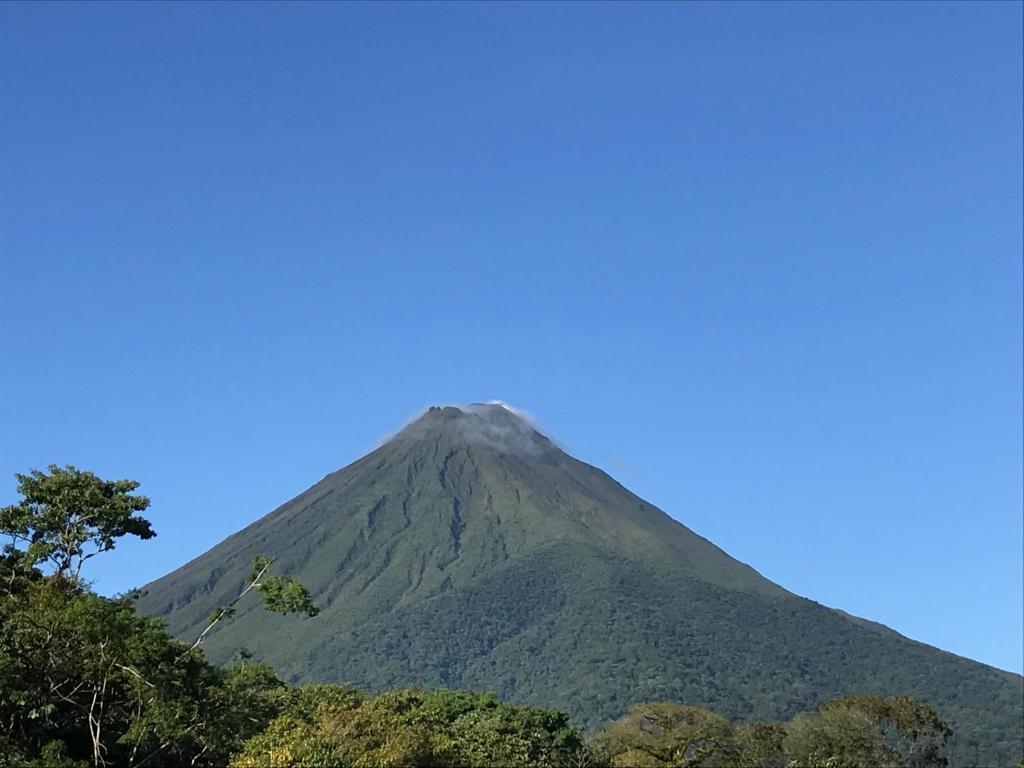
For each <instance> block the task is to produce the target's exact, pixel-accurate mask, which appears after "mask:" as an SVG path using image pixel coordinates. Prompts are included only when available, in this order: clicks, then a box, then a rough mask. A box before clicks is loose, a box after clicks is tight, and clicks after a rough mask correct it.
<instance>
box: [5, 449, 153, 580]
mask: <svg viewBox="0 0 1024 768" xmlns="http://www.w3.org/2000/svg"><path fill="white" fill-rule="evenodd" d="M15 477H17V479H18V493H20V494H21V495H22V496H23V497H24V498H23V499H22V500H21V501H20V502H18V503H17V504H12V505H10V506H7V507H4V508H3V509H0V534H5V535H7V536H10V537H11V543H10V544H8V545H7V548H6V550H5V555H6V556H7V557H8V558H12V559H13V558H14V557H16V556H17V552H18V551H19V550H17V548H18V547H20V546H22V545H24V546H25V549H24V551H23V554H22V555H21V557H23V558H24V561H25V562H24V565H27V566H29V567H31V566H35V565H37V564H39V563H43V562H48V563H49V564H50V565H51V566H52V567H53V568H54V570H55V572H56V574H57V575H59V576H62V577H74V578H77V577H78V575H79V571H80V570H81V567H82V563H84V562H85V561H86V560H88V559H89V558H91V557H93V556H95V555H97V554H99V553H101V552H106V551H108V550H111V549H113V548H114V544H115V542H116V540H117V539H118V538H120V537H121V536H125V535H127V534H131V535H133V536H138V537H139V538H140V539H150V538H152V537H153V536H155V535H156V534H155V533H154V532H153V529H152V527H151V526H150V524H149V522H148V521H147V520H145V519H144V518H142V517H140V516H138V515H137V514H135V513H137V512H142V511H144V510H145V509H146V508H147V507H148V506H149V499H147V498H146V497H145V496H138V495H135V494H133V493H132V491H134V490H135V489H136V488H138V487H139V484H138V483H137V482H135V481H134V480H101V479H100V478H98V477H97V476H96V475H94V474H93V473H92V472H85V471H82V470H78V469H75V468H74V467H72V466H67V467H58V466H57V465H55V464H54V465H50V467H49V473H47V472H42V471H40V470H38V469H34V470H32V471H31V472H29V474H27V475H22V474H18V475H15Z"/></svg>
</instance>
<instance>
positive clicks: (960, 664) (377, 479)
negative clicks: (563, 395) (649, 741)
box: [140, 405, 1024, 765]
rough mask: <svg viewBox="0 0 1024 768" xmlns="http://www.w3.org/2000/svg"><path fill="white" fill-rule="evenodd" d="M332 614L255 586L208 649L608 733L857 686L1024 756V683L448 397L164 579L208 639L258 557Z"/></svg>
mask: <svg viewBox="0 0 1024 768" xmlns="http://www.w3.org/2000/svg"><path fill="white" fill-rule="evenodd" d="M257 553H262V554H266V555H269V556H272V557H274V558H276V565H275V569H276V570H277V571H278V572H283V573H288V574H291V575H294V576H296V577H297V578H299V579H300V580H301V581H303V582H304V583H305V584H306V585H307V586H308V587H309V589H310V591H311V593H312V594H313V597H314V599H315V601H316V602H317V604H318V605H319V606H320V607H321V609H322V610H321V613H320V615H319V616H318V617H317V618H315V619H310V620H301V621H298V620H289V619H284V618H280V617H277V616H274V615H272V614H269V613H267V612H265V611H263V610H261V609H260V608H259V607H258V601H251V602H249V601H243V602H242V603H240V604H239V606H238V612H237V614H236V615H235V617H234V618H233V619H232V620H231V621H230V622H228V623H226V624H224V625H223V626H221V627H218V628H217V629H216V630H215V631H214V632H213V633H211V635H210V636H209V639H208V641H207V644H206V646H205V647H206V649H207V652H208V654H209V655H210V656H211V657H212V658H213V659H214V660H220V661H224V660H226V659H228V658H229V657H230V655H231V653H232V652H233V650H235V649H238V648H241V647H244V648H246V649H247V650H249V651H251V652H252V653H253V654H254V655H255V656H256V657H257V658H260V659H263V660H265V661H267V662H269V663H271V664H273V665H274V666H275V667H276V668H277V669H278V670H279V672H280V673H281V674H282V675H283V676H284V677H286V678H289V679H291V680H293V681H304V682H312V681H317V682H347V683H352V684H355V685H357V686H360V687H362V688H365V689H370V690H377V689H384V688H393V687H400V686H407V685H412V684H420V685H423V686H425V687H441V686H443V687H448V688H467V689H473V690H492V691H494V692H496V693H497V694H499V695H500V696H501V697H503V698H504V699H506V700H508V701H509V702H512V703H529V704H533V705H537V706H548V707H557V708H560V709H563V710H566V711H568V712H569V713H570V714H571V715H573V716H574V717H575V718H576V719H577V721H578V722H579V723H580V724H581V725H583V726H586V727H588V728H596V727H599V726H601V725H602V724H604V723H606V722H607V721H609V720H610V719H613V718H615V717H617V716H619V715H621V714H622V713H623V712H624V711H625V710H626V709H627V708H628V707H629V706H630V705H631V704H633V703H637V702H641V701H659V700H660V701H677V702H681V703H686V704H692V705H697V706H701V707H707V708H709V709H713V710H716V711H718V712H721V713H723V714H726V715H728V716H731V717H733V718H738V719H743V720H751V719H782V718H787V717H789V716H791V715H793V714H795V713H797V712H800V711H806V710H811V709H814V708H816V707H817V706H818V705H819V704H821V703H822V702H823V701H825V700H826V699H828V698H831V697H834V696H837V695H840V694H867V693H879V694H895V693H903V694H907V695H910V696H913V697H915V698H917V699H920V700H921V701H924V702H926V703H928V704H930V705H932V706H933V707H935V708H936V709H937V710H938V711H939V713H940V714H941V715H942V716H943V717H944V718H945V719H947V720H948V721H949V722H950V723H951V724H952V725H953V726H954V729H955V731H956V736H955V740H954V742H953V743H952V744H951V754H952V757H953V759H954V761H955V763H956V764H959V765H1009V764H1012V763H1014V762H1015V761H1016V760H1017V759H1019V758H1020V754H1021V748H1022V740H1024V725H1022V719H1024V703H1022V701H1024V679H1022V678H1021V677H1020V676H1019V675H1014V674H1011V673H1009V672H1004V671H1001V670H998V669H995V668H993V667H989V666H986V665H983V664H979V663H977V662H974V661H971V660H969V659H965V658H962V657H958V656H955V655H953V654H950V653H946V652H943V651H941V650H938V649H936V648H933V647H930V646H927V645H924V644H922V643H918V642H915V641H912V640H910V639H908V638H905V637H903V636H901V635H899V634H897V633H896V632H894V631H892V630H890V629H887V628H885V627H883V626H882V625H879V624H875V623H873V622H869V621H865V620H863V619H858V618H856V617H852V616H849V615H848V614H844V613H842V612H840V611H836V610H832V609H830V608H827V607H825V606H822V605H819V604H817V603H814V602H812V601H810V600H807V599H804V598H801V597H798V596H796V595H794V594H792V593H790V592H787V591H786V590H785V589H783V588H781V587H780V586H778V585H776V584H774V583H772V582H770V581H768V580H767V579H765V578H763V577H762V576H761V575H759V574H758V573H757V572H756V571H754V570H753V569H752V568H750V567H749V566H747V565H745V564H743V563H741V562H738V561H737V560H734V559H733V558H731V557H729V556H728V555H727V554H726V553H724V552H723V551H722V550H720V549H719V548H717V547H716V546H714V545H713V544H711V543H710V542H708V541H707V540H705V539H703V538H701V537H700V536H698V535H697V534H695V533H693V532H692V531H690V530H689V529H688V528H686V527H685V526H683V525H681V524H680V523H678V522H676V521H675V520H673V519H672V518H670V517H669V516H668V515H666V514H665V513H663V512H662V511H661V510H659V509H657V508H656V507H654V506H652V505H651V504H648V503H647V502H645V501H644V500H643V499H640V498H639V497H637V496H635V495H634V494H632V493H630V492H629V491H628V490H627V489H625V488H624V487H623V486H621V485H619V484H618V483H617V482H615V481H614V480H613V479H612V478H611V477H609V476H608V475H606V474H605V473H604V472H602V471H600V470H599V469H596V468H594V467H592V466H590V465H588V464H585V463H583V462H580V461H578V460H576V459H574V458H572V457H571V456H569V455H567V454H566V453H564V452H563V451H561V450H560V449H559V448H558V447H557V446H556V445H554V444H553V443H552V442H551V441H549V440H548V439H547V438H546V437H544V436H543V435H542V434H540V433H539V432H537V431H536V430H534V429H533V428H532V427H531V426H530V424H529V423H528V422H526V421H525V420H523V419H522V418H520V417H519V416H518V415H517V414H516V413H515V412H514V411H512V410H511V409H509V408H507V407H504V406H501V405H473V406H465V407H462V408H454V407H444V408H431V409H430V410H429V411H427V412H426V413H425V414H424V415H423V416H421V417H420V418H419V419H418V420H416V421H415V422H413V423H412V424H410V425H409V426H407V427H406V428H405V429H403V430H402V431H401V432H400V433H398V434H397V435H396V436H395V437H394V438H392V439H391V440H390V441H388V442H387V443H386V444H384V445H382V446H381V447H380V448H378V449H377V450H375V451H373V452H372V453H370V454H368V455H367V456H364V457H363V458H362V459H360V460H358V461H356V462H355V463H353V464H351V465H349V466H347V467H345V468H344V469H342V470H340V471H338V472H335V473H333V474H331V475H328V476H327V477H325V478H324V479H323V480H321V481H320V482H319V483H317V484H316V485H314V486H313V487H311V488H310V489H309V490H307V491H305V492H304V493H302V494H300V495H299V496H297V497H296V498H294V499H292V500H291V501H289V502H287V503H286V504H284V505H282V506H281V507H279V508H278V509H276V510H275V511H273V512H271V513H270V514H269V515H267V516H265V517H263V518H262V519H260V520H258V521H257V522H255V523H253V524H252V525H250V526H249V527H247V528H245V529H244V530H242V531H240V532H238V533H236V534H234V535H232V536H231V537H229V538H227V539H226V540H224V541H223V542H221V543H220V544H218V545H217V546H215V547H214V548H213V549H211V550H209V551H208V552H206V553H205V554H203V555H201V556H200V557H198V558H197V559H195V560H193V561H192V562H190V563H188V564H186V565H185V566H183V567H181V568H179V569H178V570H176V571H174V572H172V573H170V574H168V575H167V576H164V577H163V578H161V579H158V580H157V581H155V582H153V583H152V584H149V585H148V586H146V587H145V588H144V590H145V595H144V596H143V597H142V598H141V600H140V608H141V609H142V610H144V611H146V612H148V613H151V614H154V615H157V616H161V617H163V618H165V619H166V621H167V623H168V625H169V627H170V629H171V631H173V632H174V633H175V634H177V635H179V636H181V637H182V638H184V639H190V640H191V639H194V638H195V637H196V636H197V635H198V634H199V632H200V631H201V629H202V628H203V626H205V624H206V621H207V618H208V617H209V615H210V613H211V612H212V611H213V610H214V609H215V608H216V607H218V606H223V605H225V604H226V603H227V602H228V601H230V600H231V599H232V598H234V597H235V596H237V595H238V594H239V592H240V590H241V589H242V587H243V582H244V580H245V578H246V576H247V574H248V573H249V570H250V566H251V562H252V558H253V555H254V554H257Z"/></svg>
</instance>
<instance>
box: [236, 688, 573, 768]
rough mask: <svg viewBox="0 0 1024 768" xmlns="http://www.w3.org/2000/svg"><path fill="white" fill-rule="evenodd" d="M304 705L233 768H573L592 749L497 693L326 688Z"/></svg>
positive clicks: (545, 715)
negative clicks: (366, 694)
mask: <svg viewBox="0 0 1024 768" xmlns="http://www.w3.org/2000/svg"><path fill="white" fill-rule="evenodd" d="M300 690H301V689H300ZM303 699H308V695H306V694H303V693H300V702H299V703H297V705H292V706H290V707H289V708H288V709H287V710H286V711H285V712H284V713H283V714H282V715H281V716H280V717H278V718H277V719H276V720H274V722H273V723H271V725H270V726H269V728H268V729H267V730H266V731H265V732H263V733H262V734H260V735H258V736H256V737H254V738H253V739H251V740H250V741H249V742H247V743H246V745H245V747H244V749H243V750H242V751H241V753H240V754H238V755H236V756H235V758H234V759H233V761H232V763H231V764H232V766H233V768H259V767H260V766H267V765H273V766H280V767H281V768H285V767H290V766H309V767H310V768H316V767H318V766H324V767H326V766H348V767H350V768H363V767H364V766H366V767H367V768H370V767H371V766H436V767H437V768H445V767H447V766H452V767H453V768H454V767H455V766H465V765H495V766H521V767H522V768H533V767H534V766H557V765H569V764H570V763H571V761H572V760H574V759H576V758H577V757H578V756H579V755H580V754H581V752H582V751H583V750H584V749H585V747H584V745H583V742H582V739H581V738H580V735H579V733H578V732H577V731H576V730H575V729H574V728H573V727H572V726H571V725H570V723H569V721H568V718H567V716H566V715H564V714H563V713H560V712H552V711H549V710H542V709H536V708H532V707H510V706H508V705H506V704H503V703H502V702H500V701H499V700H498V699H497V698H496V697H495V696H493V695H491V694H472V693H465V692H461V691H432V692H424V691H419V690H401V691H389V692H387V693H382V694H379V695H378V696H375V697H373V698H370V699H360V698H359V697H357V696H355V695H353V694H352V692H351V691H350V690H346V689H341V690H339V691H337V692H335V693H329V692H328V689H324V688H320V689H318V690H317V691H316V701H315V703H313V704H312V705H310V702H309V701H308V700H306V701H303Z"/></svg>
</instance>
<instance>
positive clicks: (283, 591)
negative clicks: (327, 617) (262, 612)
mask: <svg viewBox="0 0 1024 768" xmlns="http://www.w3.org/2000/svg"><path fill="white" fill-rule="evenodd" d="M271 563H272V561H271V560H270V559H269V558H266V557H264V556H263V555H256V556H255V557H254V558H253V564H252V573H251V574H250V576H249V583H250V584H252V585H253V586H254V587H255V588H256V589H257V590H259V592H260V594H261V595H262V597H263V607H264V608H265V609H266V610H268V611H270V612H271V613H280V614H282V615H287V614H289V613H304V614H306V616H309V617H313V616H316V615H317V614H318V613H320V609H319V608H318V607H317V606H315V605H314V604H313V600H312V599H311V598H310V596H309V590H308V589H307V588H306V587H305V585H303V584H302V582H300V581H299V580H298V579H295V578H292V577H291V576H282V575H279V574H274V575H271V576H266V575H264V574H265V573H266V571H267V569H268V568H269V567H270V565H271Z"/></svg>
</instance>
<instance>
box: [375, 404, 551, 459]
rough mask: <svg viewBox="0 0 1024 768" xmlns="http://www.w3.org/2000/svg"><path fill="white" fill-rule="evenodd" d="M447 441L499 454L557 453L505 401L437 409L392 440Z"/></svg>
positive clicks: (437, 406)
mask: <svg viewBox="0 0 1024 768" xmlns="http://www.w3.org/2000/svg"><path fill="white" fill-rule="evenodd" d="M442 437H443V438H447V439H449V440H452V441H457V442H465V443H469V444H472V445H480V446H484V447H487V448H490V449H492V450H495V451H497V452H499V453H517V454H527V455H532V456H538V455H540V454H543V453H545V452H547V451H551V450H557V448H556V446H555V445H554V443H552V442H551V440H549V439H548V438H547V437H546V436H545V435H543V434H541V433H540V432H539V431H538V430H537V429H536V428H535V427H534V425H533V422H532V419H531V418H530V417H529V415H528V414H527V413H526V412H525V411H523V410H520V409H519V408H515V407H514V406H511V405H509V404H508V403H506V402H504V401H502V400H490V401H488V402H485V403H468V404H466V405H434V406H431V407H430V408H428V409H427V410H426V411H424V412H423V413H422V414H421V415H420V416H418V417H417V418H416V419H414V420H413V421H412V422H411V423H410V424H409V425H408V426H406V427H405V428H403V429H402V430H401V431H400V432H399V433H398V434H397V435H395V436H394V437H393V438H392V440H403V441H404V440H423V439H431V438H433V439H438V438H442Z"/></svg>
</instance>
